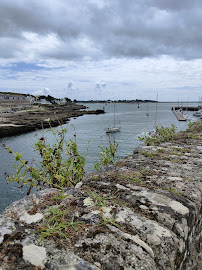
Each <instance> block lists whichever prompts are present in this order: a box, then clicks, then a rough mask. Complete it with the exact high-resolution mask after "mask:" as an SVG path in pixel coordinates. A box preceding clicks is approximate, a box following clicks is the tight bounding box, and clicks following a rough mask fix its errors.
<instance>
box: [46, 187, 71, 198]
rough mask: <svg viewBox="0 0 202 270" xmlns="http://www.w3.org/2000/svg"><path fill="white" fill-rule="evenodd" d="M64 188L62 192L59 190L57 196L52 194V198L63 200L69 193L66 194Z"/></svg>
mask: <svg viewBox="0 0 202 270" xmlns="http://www.w3.org/2000/svg"><path fill="white" fill-rule="evenodd" d="M64 192H65V191H64V189H62V191H61V192H57V193H56V194H55V196H52V197H51V198H50V199H51V200H57V201H62V200H63V199H65V198H67V197H68V196H69V195H64Z"/></svg>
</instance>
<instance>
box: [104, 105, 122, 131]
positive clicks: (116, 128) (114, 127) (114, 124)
mask: <svg viewBox="0 0 202 270" xmlns="http://www.w3.org/2000/svg"><path fill="white" fill-rule="evenodd" d="M120 129H121V127H117V126H116V107H115V103H114V123H113V126H112V127H108V128H106V133H114V132H118V131H120Z"/></svg>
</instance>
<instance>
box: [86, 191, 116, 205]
mask: <svg viewBox="0 0 202 270" xmlns="http://www.w3.org/2000/svg"><path fill="white" fill-rule="evenodd" d="M86 192H87V193H88V195H89V196H90V197H91V198H92V199H93V200H94V201H95V205H96V206H101V207H102V206H107V201H109V200H112V199H114V198H115V196H111V197H103V196H100V195H99V194H97V193H96V192H95V191H94V192H92V191H89V190H86Z"/></svg>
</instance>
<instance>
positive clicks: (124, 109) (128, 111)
mask: <svg viewBox="0 0 202 270" xmlns="http://www.w3.org/2000/svg"><path fill="white" fill-rule="evenodd" d="M84 105H85V106H88V107H89V109H103V107H105V111H106V114H101V115H84V116H81V117H78V118H76V119H71V121H70V122H69V123H68V124H67V125H68V134H67V140H68V139H73V137H74V134H75V133H76V141H77V144H78V148H79V151H80V152H81V153H82V154H85V151H86V148H87V147H88V158H87V164H86V171H87V172H90V171H92V170H93V164H94V163H95V162H96V161H97V158H98V156H99V153H100V148H99V146H100V145H103V146H107V145H108V142H109V136H108V135H107V134H106V132H105V128H106V127H109V126H110V125H112V124H113V117H114V106H113V104H107V105H105V104H84ZM191 105H193V106H194V105H196V106H197V104H189V106H191ZM172 106H177V104H173V103H158V105H157V108H156V104H155V103H149V104H145V103H144V104H143V103H142V104H140V108H138V105H137V104H116V111H117V114H116V115H117V118H118V119H119V120H120V125H121V132H117V133H114V134H112V135H110V136H111V137H112V138H115V140H116V142H117V143H118V144H119V147H118V156H120V157H123V156H126V155H128V154H131V153H132V151H133V149H134V148H135V147H137V146H138V145H140V142H139V140H138V136H139V135H140V134H143V133H144V130H145V131H152V130H153V126H154V125H155V124H157V125H166V126H170V125H171V124H175V125H176V126H177V127H178V129H179V130H181V129H186V128H187V122H178V121H177V119H176V117H175V116H174V114H173V113H172V112H171V107H172ZM147 111H148V112H149V114H150V115H149V116H146V112H147ZM188 114H189V115H190V116H192V115H193V112H188ZM193 119H194V118H193ZM194 120H196V118H195V119H194ZM155 122H156V123H155ZM57 129H58V127H57ZM40 134H41V131H34V132H30V133H27V134H22V135H18V136H13V137H8V138H4V139H0V145H2V144H3V143H4V144H5V145H6V146H8V147H10V148H12V149H13V151H14V152H16V151H17V152H19V153H23V154H24V156H23V157H24V158H25V159H28V160H30V161H33V160H35V162H36V163H37V162H39V156H38V155H37V153H36V152H35V151H34V143H35V142H36V140H37V138H36V136H38V137H40ZM45 136H46V138H47V139H48V141H49V142H54V137H53V135H52V133H51V132H49V131H47V132H45ZM89 140H90V142H89ZM12 160H13V157H12V155H11V154H8V153H7V152H6V150H5V149H3V147H0V213H1V212H2V211H3V209H4V208H5V207H6V206H8V205H9V204H10V203H12V202H13V201H15V200H17V199H20V198H22V197H23V196H25V194H26V189H19V188H18V187H17V185H16V184H14V183H9V184H7V181H6V180H5V175H4V173H5V172H9V173H11V172H12V171H13V162H12Z"/></svg>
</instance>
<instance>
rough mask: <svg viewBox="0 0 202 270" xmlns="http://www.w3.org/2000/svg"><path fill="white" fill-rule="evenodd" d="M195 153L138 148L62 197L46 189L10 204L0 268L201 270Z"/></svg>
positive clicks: (194, 147)
mask: <svg viewBox="0 0 202 270" xmlns="http://www.w3.org/2000/svg"><path fill="white" fill-rule="evenodd" d="M199 135H200V136H201V130H200V131H198V136H199ZM183 136H186V134H184V135H183ZM201 147H202V141H201V139H200V140H197V141H196V140H195V139H190V138H188V139H187V138H186V139H185V140H182V137H180V138H179V139H178V140H176V141H175V142H169V143H163V144H161V145H159V146H158V147H157V146H152V147H142V148H141V149H140V150H139V151H134V153H135V154H134V155H131V156H128V157H125V158H123V159H122V160H120V161H119V162H118V163H117V165H113V166H107V167H106V168H105V169H103V170H102V171H101V172H99V173H96V174H91V175H88V176H87V177H86V179H85V180H84V181H83V182H82V183H81V184H80V185H79V184H77V186H76V188H68V189H65V190H64V194H65V195H69V196H68V197H66V198H63V199H62V198H61V199H60V200H56V199H55V201H54V200H53V198H52V197H53V195H54V194H55V193H56V192H57V193H58V192H60V191H59V190H57V189H47V190H44V191H40V192H37V193H35V194H32V195H30V196H27V197H26V198H24V199H22V200H20V201H17V202H14V203H13V204H12V205H11V206H9V207H8V208H7V209H6V210H5V211H4V213H3V214H2V215H1V216H0V250H1V254H2V255H1V257H0V260H1V261H0V267H1V268H2V270H6V269H8V264H9V267H10V268H9V269H12V270H14V269H17V270H18V269H19V270H20V269H28V270H31V269H33V267H37V266H40V267H41V269H54V270H63V269H69V270H84V269H89V270H97V269H103V270H105V269H107V270H114V269H116V270H122V269H128V270H130V269H142V270H176V269H179V270H200V269H202V264H201V261H202V260H201V258H202V246H201V228H202V216H201V208H202V181H201V179H202V171H201V164H200V160H201V158H202V152H201V149H202V148H201ZM176 149H177V150H176ZM159 150H160V151H159ZM145 152H146V153H149V154H145ZM183 153H189V154H190V155H188V156H187V155H185V156H184V154H183ZM187 157H189V158H187ZM196 164H197V165H196ZM50 207H51V208H50ZM48 210H49V211H48ZM50 210H51V211H50ZM47 213H54V214H50V215H49V216H48V215H47ZM54 215H55V216H56V217H57V222H56V219H54ZM42 217H46V218H45V219H44V218H43V219H41V218H42ZM62 226H63V227H62ZM37 231H38V233H36V232H37ZM39 231H41V232H47V235H42V234H41V233H39ZM48 234H49V235H50V237H46V236H48ZM39 240H41V241H39ZM32 252H33V253H32ZM32 254H33V255H32ZM38 255H40V256H39V257H38ZM36 258H37V259H36Z"/></svg>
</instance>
